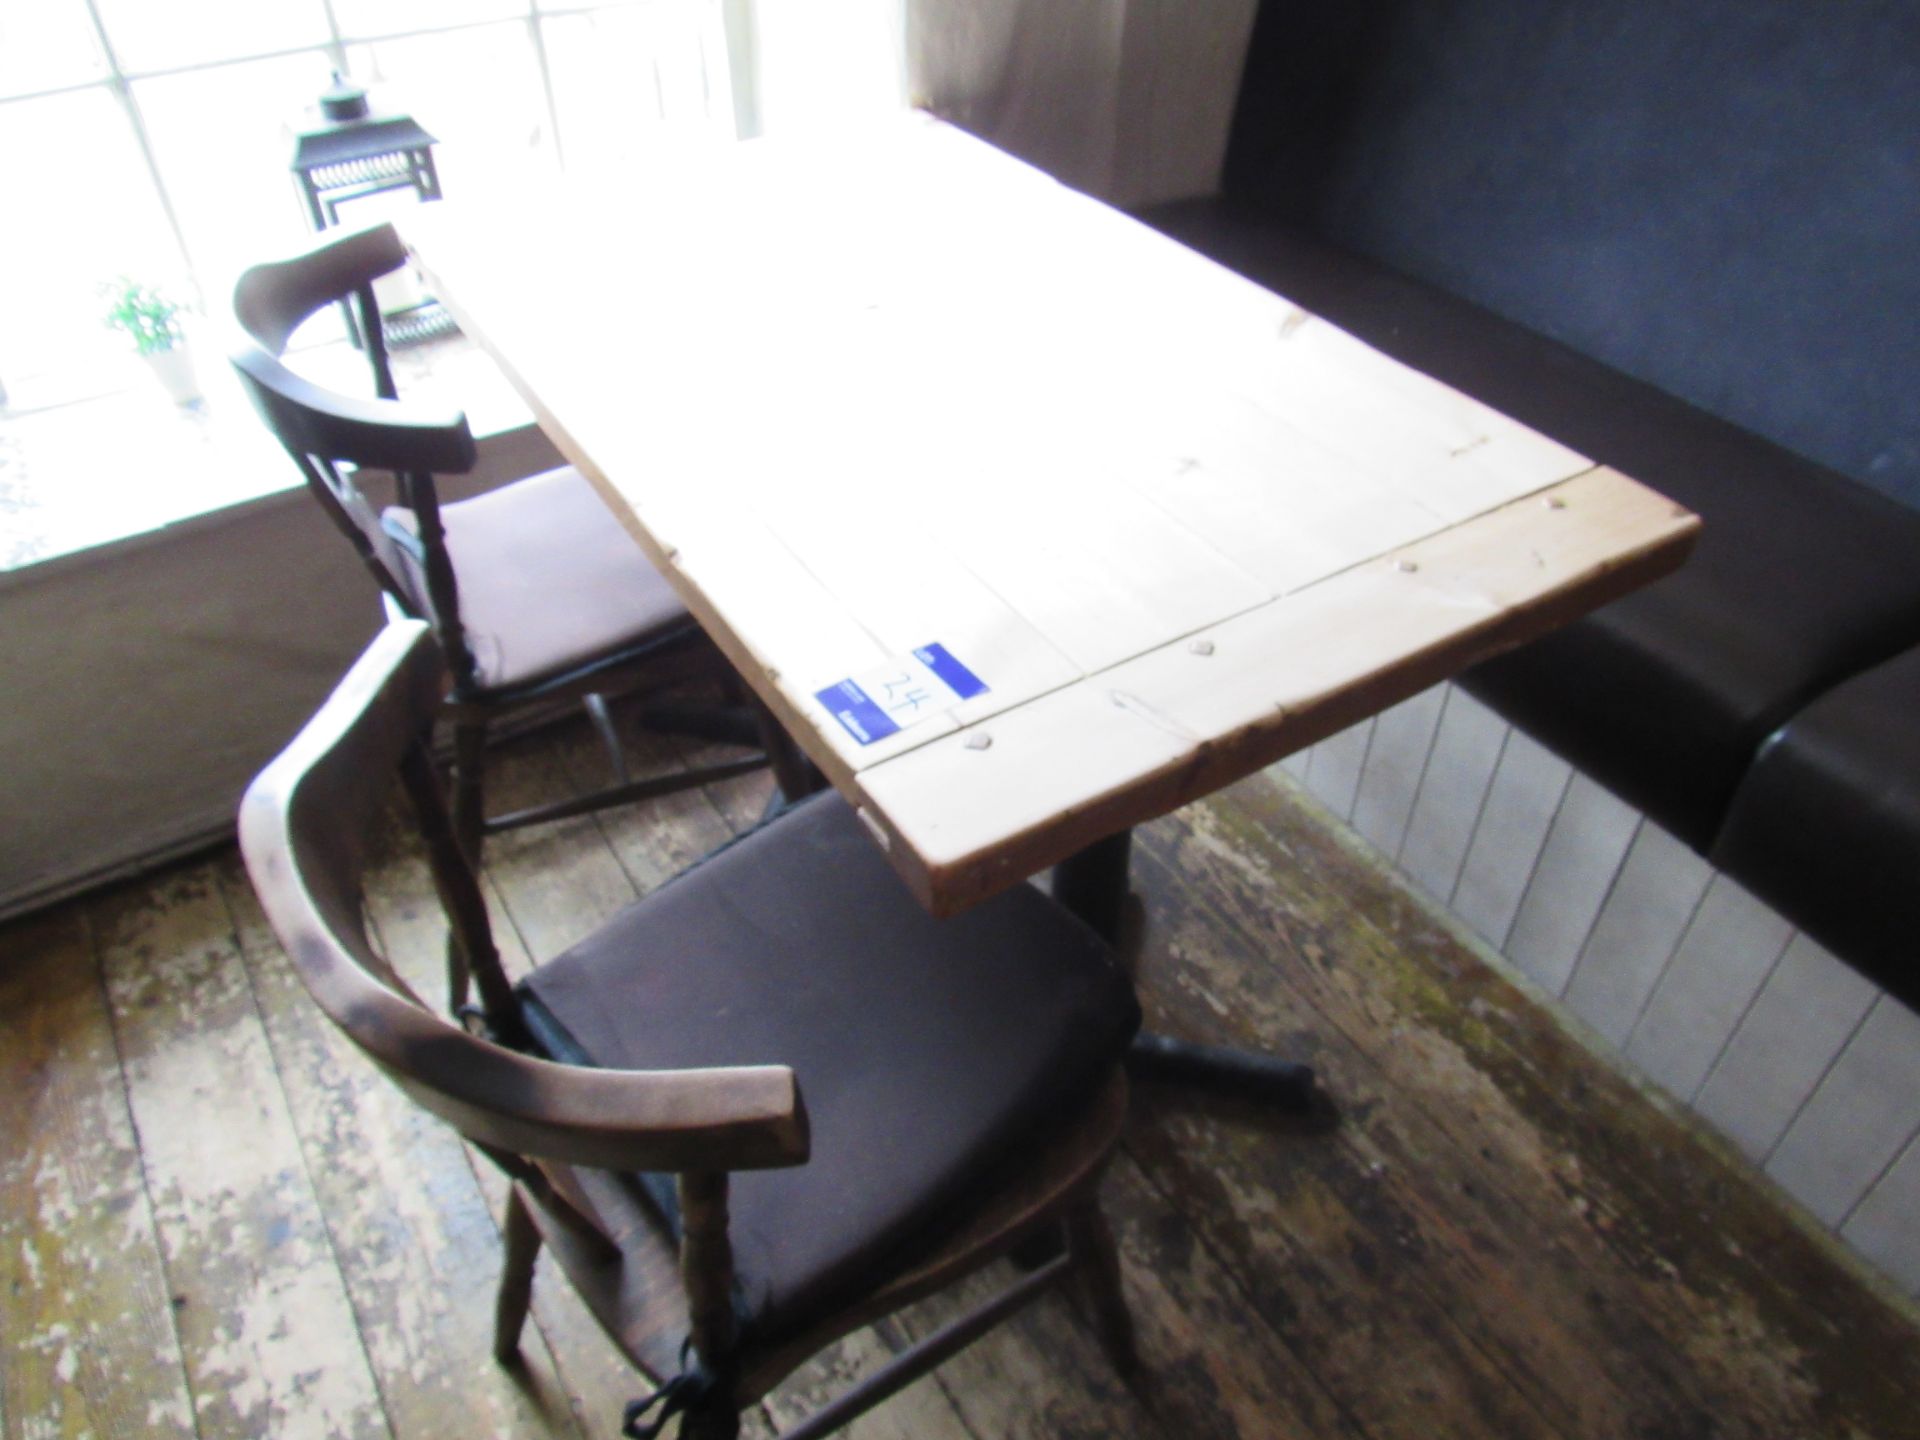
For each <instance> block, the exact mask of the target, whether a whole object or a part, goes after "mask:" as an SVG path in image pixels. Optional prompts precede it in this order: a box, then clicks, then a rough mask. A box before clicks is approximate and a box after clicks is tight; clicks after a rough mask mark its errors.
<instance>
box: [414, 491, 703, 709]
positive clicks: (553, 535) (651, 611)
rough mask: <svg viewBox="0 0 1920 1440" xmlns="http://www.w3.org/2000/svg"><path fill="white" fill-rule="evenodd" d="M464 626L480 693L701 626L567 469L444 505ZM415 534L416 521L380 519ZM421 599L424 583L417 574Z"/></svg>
mask: <svg viewBox="0 0 1920 1440" xmlns="http://www.w3.org/2000/svg"><path fill="white" fill-rule="evenodd" d="M440 516H441V521H442V523H443V524H444V525H445V526H446V532H447V553H448V555H449V556H450V557H451V558H452V560H453V570H454V575H455V577H456V578H457V579H458V582H459V586H460V618H461V622H462V624H463V626H464V628H465V630H466V635H467V643H468V645H469V646H471V647H472V650H473V654H474V659H475V662H476V664H477V665H478V675H477V677H476V678H477V681H478V686H479V688H480V689H481V690H483V691H512V690H518V689H524V688H528V687H531V686H536V685H538V684H539V683H540V682H541V681H543V680H547V679H550V678H552V677H554V676H557V675H562V674H565V673H567V672H569V671H573V670H577V669H580V668H582V667H590V666H592V665H594V664H596V663H598V662H603V661H612V660H614V659H618V658H620V657H622V656H624V655H626V654H629V653H631V652H632V651H634V650H636V649H640V648H643V647H645V646H646V645H648V644H650V643H654V642H657V641H660V640H664V639H666V638H668V637H669V636H671V635H673V634H675V633H677V632H679V631H683V630H688V629H690V628H691V627H692V626H693V624H694V622H693V618H692V617H691V616H690V615H689V614H688V613H687V608H686V606H685V605H684V604H682V603H681V601H680V597H679V596H678V595H676V594H675V593H674V591H673V587H672V586H670V585H669V584H668V583H667V582H666V580H665V578H664V577H663V576H662V575H661V574H660V572H659V571H658V570H656V569H654V567H653V565H652V563H651V562H649V561H648V559H647V557H646V555H645V554H644V553H642V551H641V549H640V547H639V546H638V545H637V544H636V543H635V542H634V539H633V537H632V536H631V535H629V534H628V533H627V532H626V530H625V529H623V528H622V527H621V525H620V522H619V521H618V520H616V519H615V518H614V516H613V512H612V511H610V510H609V509H608V508H607V506H606V503H605V502H604V501H603V500H601V498H600V497H599V495H598V494H597V493H596V492H595V491H594V488H593V486H592V484H591V483H589V482H588V480H587V478H586V477H585V476H584V475H582V474H581V473H580V472H579V471H578V470H575V469H574V468H572V467H571V466H566V467H563V468H561V469H558V470H549V471H547V472H545V473H544V474H541V475H534V476H531V477H529V478H528V479H525V480H517V481H515V482H514V483H513V484H511V485H505V486H502V487H501V488H499V489H497V490H490V491H488V492H486V493H485V494H483V495H477V496H475V497H474V498H473V499H471V500H461V501H458V502H456V503H454V504H451V505H447V506H443V507H442V509H441V511H440ZM383 518H384V519H385V520H386V521H387V522H388V523H389V524H390V525H397V526H399V527H401V528H403V529H404V530H406V531H407V532H408V533H409V534H417V533H418V532H417V530H416V527H415V524H414V517H413V512H412V511H410V510H406V509H400V508H396V509H392V510H389V511H387V512H386V515H385V516H384V517H383ZM407 560H408V564H409V566H410V567H413V568H415V569H416V573H415V575H414V577H413V578H414V581H415V585H416V587H417V589H418V590H419V591H420V593H422V594H424V593H425V585H424V582H423V581H422V579H421V577H420V576H419V574H418V573H417V565H416V563H415V562H414V561H413V560H412V557H411V556H408V557H407Z"/></svg>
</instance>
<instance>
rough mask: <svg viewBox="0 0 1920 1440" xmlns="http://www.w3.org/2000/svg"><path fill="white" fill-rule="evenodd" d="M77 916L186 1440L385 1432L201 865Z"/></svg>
mask: <svg viewBox="0 0 1920 1440" xmlns="http://www.w3.org/2000/svg"><path fill="white" fill-rule="evenodd" d="M90 917H91V920H92V924H93V927H94V932H95V935H96V937H97V941H98V944H99V947H100V949H99V956H100V963H101V968H102V971H103V973H104V975H105V977H106V985H107V996H108V1001H109V1004H110V1005H111V1007H112V1013H113V1021H114V1029H115V1033H116V1035H117V1036H118V1039H119V1045H120V1052H121V1060H122V1064H123V1065H124V1068H125V1074H126V1080H127V1094H128V1099H129V1102H130V1105H131V1109H132V1113H133V1121H134V1125H135V1127H136V1128H137V1130H138V1132H139V1136H140V1154H141V1159H142V1162H143V1164H144V1167H145V1171H146V1177H147V1189H148V1192H149V1194H150V1195H151V1196H152V1199H153V1207H154V1218H155V1221H156V1223H157V1226H158V1231H159V1235H160V1243H161V1250H162V1253H163V1254H164V1256H165V1259H166V1267H167V1278H168V1284H169V1285H170V1287H171V1289H172V1292H173V1305H174V1311H175V1317H176V1323H177V1325H178V1328H179V1334H180V1343H181V1349H182V1351H183V1352H184V1354H185V1358H186V1367H187V1375H188V1379H189V1384H190V1387H191V1390H192V1393H193V1401H194V1412H195V1419H196V1422H197V1425H198V1428H199V1432H200V1435H201V1436H202V1437H203V1440H213V1437H215V1436H235V1437H239V1436H255V1435H267V1434H271V1435H276V1436H289V1437H293V1436H352V1437H356V1440H357V1437H375V1436H386V1435H388V1434H389V1433H390V1432H389V1430H388V1426H387V1421H386V1416H385V1413H384V1411H383V1409H382V1407H381V1403H380V1395H379V1390H378V1387H377V1386H376V1384H375V1382H374V1378H373V1375H372V1373H371V1371H370V1369H369V1367H368V1363H367V1356H366V1351H365V1349H364V1348H363V1346H362V1342H361V1338H360V1335H359V1332H358V1329H357V1326H356V1324H355V1321H354V1315H353V1309H352V1306H351V1305H350V1304H349V1303H348V1300H347V1294H346V1288H345V1286H344V1284H343V1282H342V1280H341V1275H340V1269H339V1266H338V1264H337V1263H336V1261H335V1257H334V1252H333V1248H332V1245H331V1243H330V1241H329V1238H328V1234H327V1227H326V1224H325V1222H324V1220H323V1219H322V1216H321V1213H320V1204H319V1200H318V1198H317V1197H316V1196H315V1194H314V1191H313V1188H312V1186H311V1184H310V1182H309V1178H308V1173H307V1170H306V1165H305V1162H304V1158H303V1156H302V1154H301V1149H300V1143H299V1139H298V1136H297V1135H296V1133H295V1131H294V1122H293V1117H292V1115H291V1114H290V1113H289V1110H288V1107H287V1103H286V1098H285V1096H284V1094H283V1093H282V1091H281V1087H280V1078H279V1075H278V1073H277V1072H276V1070H275V1068H274V1063H273V1054H272V1051H271V1049H270V1048H269V1046H268V1044H267V1037H266V1031H265V1029H264V1027H263V1026H262V1025H261V1022H260V1015H259V1012H258V1010H257V1009H256V1008H255V1005H254V998H253V991H252V987H251V985H250V984H249V982H248V978H247V972H246V967H245V965H244V964H243V963H242V961H241V958H240V952H239V948H238V946H237V945H236V943H235V941H234V938H233V934H232V930H231V925H230V922H229V921H228V918H227V913H226V907H225V905H224V903H223V902H222V900H221V898H220V887H219V881H218V878H217V876H216V874H215V871H214V869H213V868H212V867H211V866H209V865H198V866H192V867H189V868H186V869H182V870H177V871H174V872H173V873H171V874H170V875H169V876H168V877H167V878H166V879H165V880H164V881H162V882H161V883H159V884H157V885H153V886H149V887H143V888H128V889H122V890H119V891H115V892H113V893H111V894H109V895H107V896H105V897H103V898H102V899H100V900H98V901H96V902H94V903H93V904H92V906H91V907H90Z"/></svg>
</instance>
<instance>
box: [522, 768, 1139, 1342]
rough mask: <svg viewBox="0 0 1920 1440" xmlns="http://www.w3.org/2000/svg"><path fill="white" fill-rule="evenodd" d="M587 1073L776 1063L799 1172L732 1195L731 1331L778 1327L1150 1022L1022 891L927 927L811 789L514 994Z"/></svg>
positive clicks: (1099, 962) (1063, 1099) (1083, 1086)
mask: <svg viewBox="0 0 1920 1440" xmlns="http://www.w3.org/2000/svg"><path fill="white" fill-rule="evenodd" d="M525 991H526V993H527V994H528V995H529V996H530V997H531V1002H532V1004H531V1006H530V1008H536V1009H537V1008H544V1010H545V1011H546V1012H547V1014H548V1015H549V1016H550V1017H552V1019H554V1020H557V1021H558V1022H559V1023H560V1025H561V1026H563V1027H564V1029H565V1031H566V1033H567V1035H568V1036H569V1037H570V1039H571V1041H572V1043H574V1044H576V1045H577V1046H578V1047H579V1049H580V1051H582V1052H584V1054H585V1056H587V1057H588V1058H589V1059H590V1060H591V1062H592V1063H595V1064H598V1065H603V1066H609V1067H622V1068H634V1069H653V1068H677V1067H692V1066H712V1065H753V1064H784V1065H790V1066H792V1067H793V1069H794V1071H795V1073H796V1075H797V1076H798V1078H799V1083H800V1088H801V1094H802V1097H803V1099H804V1101H805V1104H806V1107H807V1111H808V1115H809V1117H810V1121H811V1124H812V1133H813V1149H812V1156H811V1159H810V1160H809V1161H808V1162H807V1163H806V1164H804V1165H801V1166H796V1167H791V1168H787V1169H781V1170H760V1171H745V1172H740V1173H738V1174H736V1175H735V1176H734V1177H733V1184H732V1191H731V1195H730V1209H731V1214H732V1230H731V1234H732V1239H733V1244H734V1258H735V1266H736V1276H737V1279H738V1282H739V1286H740V1292H741V1305H742V1310H743V1319H744V1320H745V1321H746V1323H747V1324H748V1325H750V1326H751V1327H753V1334H754V1336H755V1337H756V1338H757V1339H759V1340H763V1341H764V1340H767V1339H769V1338H772V1337H777V1336H780V1335H784V1334H788V1333H791V1332H792V1331H795V1330H797V1329H800V1328H803V1327H804V1326H805V1325H806V1324H807V1323H809V1321H810V1320H811V1319H813V1318H814V1317H817V1316H818V1315H820V1314H821V1313H823V1311H824V1310H826V1309H829V1308H831V1307H832V1306H833V1305H834V1304H836V1303H837V1302H838V1301H839V1300H841V1299H842V1298H843V1297H845V1296H846V1295H848V1294H849V1293H853V1292H855V1291H858V1290H860V1289H863V1288H865V1287H867V1286H869V1285H871V1284H873V1283H874V1281H875V1278H876V1276H877V1275H878V1274H880V1273H882V1272H884V1271H885V1270H886V1269H887V1268H888V1267H891V1266H896V1265H898V1264H901V1263H904V1261H905V1260H906V1259H907V1258H910V1257H911V1255H912V1254H913V1253H914V1252H915V1250H916V1249H917V1248H921V1247H923V1246H924V1245H925V1244H927V1243H929V1242H930V1240H932V1239H933V1238H936V1237H937V1234H938V1232H939V1230H940V1229H941V1227H942V1226H943V1225H944V1224H946V1223H949V1222H951V1221H953V1220H955V1219H956V1218H958V1217H960V1216H962V1215H964V1214H965V1212H966V1207H967V1204H968V1202H969V1200H970V1199H973V1198H977V1197H978V1196H979V1195H980V1194H981V1192H982V1187H983V1186H984V1185H986V1184H987V1183H988V1182H989V1181H991V1180H992V1179H993V1177H994V1176H995V1175H996V1173H997V1172H998V1171H1000V1170H1001V1168H1002V1167H1003V1166H1005V1165H1007V1164H1009V1163H1012V1162H1013V1161H1014V1160H1015V1159H1017V1157H1018V1156H1019V1154H1020V1153H1021V1151H1022V1149H1023V1147H1024V1146H1026V1145H1028V1144H1030V1143H1031V1142H1033V1141H1035V1140H1036V1139H1038V1138H1040V1137H1042V1136H1044V1135H1045V1134H1047V1133H1048V1129H1049V1127H1050V1126H1051V1125H1053V1124H1056V1123H1059V1122H1061V1121H1063V1120H1066V1119H1069V1118H1071V1117H1073V1115H1074V1112H1075V1109H1076V1107H1077V1106H1078V1105H1080V1104H1081V1103H1082V1102H1084V1101H1086V1100H1088V1099H1089V1098H1090V1097H1091V1096H1092V1094H1093V1093H1094V1091H1095V1089H1096V1087H1097V1086H1098V1084H1099V1083H1100V1082H1101V1081H1102V1080H1104V1078H1105V1077H1106V1076H1107V1075H1108V1073H1109V1072H1110V1070H1111V1067H1112V1066H1113V1064H1114V1063H1115V1062H1116V1061H1117V1060H1118V1059H1119V1057H1120V1056H1121V1054H1122V1052H1123V1051H1124V1049H1125V1047H1126V1044H1127V1041H1128V1040H1129V1039H1130V1038H1131V1036H1132V1034H1133V1032H1134V1030H1135V1029H1136V1028H1137V1027H1138V1024H1139V1009H1138V1006H1137V1004H1136V1003H1135V1001H1134V998H1133V993H1132V989H1131V986H1130V984H1129V982H1128V980H1127V978H1126V976H1125V975H1124V973H1123V972H1122V971H1121V969H1120V967H1119V966H1118V965H1117V964H1116V962H1115V961H1114V959H1113V957H1112V955H1111V954H1110V952H1109V951H1108V950H1107V948H1106V946H1105V945H1104V944H1103V943H1102V942H1101V941H1100V940H1099V939H1098V938H1097V937H1096V936H1095V935H1094V934H1093V932H1092V931H1090V930H1088V929H1087V928H1086V927H1085V926H1084V925H1082V924H1081V923H1080V922H1079V921H1078V920H1076V919H1074V918H1073V917H1072V916H1070V915H1068V914H1067V913H1066V912H1065V911H1063V910H1061V909H1060V908H1059V907H1057V906H1055V905H1054V904H1053V903H1052V902H1051V901H1050V900H1048V899H1046V898H1045V897H1043V896H1042V895H1040V894H1039V893H1038V892H1036V891H1034V890H1033V889H1031V888H1030V887H1028V886H1024V885H1023V886H1018V887H1016V888H1015V889H1014V890H1013V891H1011V892H1010V893H1008V894H1005V895H1002V896H999V897H997V898H996V899H994V900H991V901H989V902H987V903H985V904H982V905H979V906H976V907H975V908H973V909H972V910H969V911H967V912H966V913H965V914H962V915H960V916H958V917H956V918H954V919H951V920H934V919H933V918H931V917H930V916H928V915H927V914H926V913H925V912H924V911H922V910H921V909H920V907H919V905H918V904H917V903H916V902H915V901H914V900H913V898H912V897H911V895H909V893H908V892H907V890H906V888H905V887H904V886H903V885H902V884H901V883H900V881H899V880H898V878H897V877H896V876H895V875H894V874H893V873H892V871H891V870H890V869H889V868H888V867H887V864H886V861H885V859H884V858H883V857H882V856H881V854H880V853H879V851H878V850H877V849H876V847H875V845H874V843H873V840H872V839H871V837H870V836H869V835H868V834H867V833H866V831H865V829H864V828H863V827H862V826H861V824H860V823H859V821H858V819H857V818H856V817H855V815H854V814H853V812H852V810H851V809H850V808H849V807H848V806H847V805H846V804H845V802H843V801H842V800H840V799H839V798H838V797H837V796H833V795H823V796H818V797H815V798H814V799H812V800H809V801H807V802H806V803H804V804H802V805H800V806H798V807H796V808H795V809H793V810H790V811H788V812H787V813H785V814H784V815H782V816H780V817H779V818H778V819H776V820H774V821H772V822H770V823H769V824H767V825H765V826H763V827H761V828H760V829H758V830H756V831H754V832H751V833H750V834H749V835H748V836H746V837H745V838H743V839H741V840H740V841H738V842H737V843H735V844H733V845H731V846H729V847H727V848H726V849H724V850H722V851H720V852H718V853H716V854H715V855H714V856H712V857H710V858H709V859H707V860H706V861H704V862H703V863H702V864H700V865H698V866H696V867H694V868H693V869H692V870H690V871H688V872H687V873H686V874H684V875H682V876H680V877H679V878H677V879H676V880H674V881H672V882H670V883H668V884H667V885H666V886H664V887H663V888H661V889H660V890H658V891H656V892H655V893H653V894H652V895H650V896H648V897H647V898H646V899H644V900H642V901H641V902H639V903H638V904H637V905H635V906H633V907H632V908H631V909H629V910H627V911H626V912H625V913H624V914H622V915H621V916H620V917H618V918H617V919H616V920H615V921H613V922H612V923H611V924H610V925H608V926H607V927H606V928H605V929H603V930H602V931H600V932H599V933H598V934H596V935H595V936H593V937H592V938H591V939H589V940H587V941H585V942H583V943H582V944H580V945H578V946H576V947H574V948H573V949H572V950H569V951H568V952H566V953H565V954H564V955H562V956H560V957H559V958H557V959H555V960H553V961H551V962H550V963H548V964H546V965H543V966H541V967H540V968H539V969H538V970H537V971H536V972H535V973H534V974H533V975H532V976H531V977H530V978H529V979H528V981H527V982H526V986H525Z"/></svg>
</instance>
